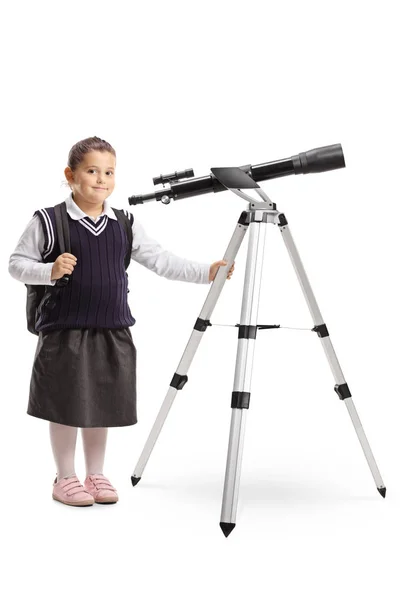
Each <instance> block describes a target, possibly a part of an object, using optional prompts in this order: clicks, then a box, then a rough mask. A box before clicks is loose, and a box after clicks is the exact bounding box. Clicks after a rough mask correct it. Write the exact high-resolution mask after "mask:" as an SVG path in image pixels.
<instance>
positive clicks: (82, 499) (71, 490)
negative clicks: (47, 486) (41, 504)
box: [53, 475, 94, 506]
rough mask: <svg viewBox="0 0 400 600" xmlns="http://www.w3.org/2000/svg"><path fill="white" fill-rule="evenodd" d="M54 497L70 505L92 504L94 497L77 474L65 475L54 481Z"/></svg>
mask: <svg viewBox="0 0 400 600" xmlns="http://www.w3.org/2000/svg"><path fill="white" fill-rule="evenodd" d="M53 499H54V500H58V502H62V503H63V504H69V505H70V506H92V505H93V504H94V498H93V496H92V495H91V494H89V493H88V492H87V491H86V490H85V489H84V487H83V485H82V484H81V482H80V481H79V479H78V478H77V476H76V475H73V476H71V477H63V478H62V479H60V481H57V477H56V478H55V480H54V483H53Z"/></svg>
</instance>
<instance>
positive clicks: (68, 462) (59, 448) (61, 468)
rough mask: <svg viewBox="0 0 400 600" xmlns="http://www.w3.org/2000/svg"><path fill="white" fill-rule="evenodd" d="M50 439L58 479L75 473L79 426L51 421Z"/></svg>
mask: <svg viewBox="0 0 400 600" xmlns="http://www.w3.org/2000/svg"><path fill="white" fill-rule="evenodd" d="M49 429H50V441H51V447H52V450H53V455H54V460H55V462H56V465H57V481H60V479H62V478H63V477H72V476H74V475H75V448H76V438H77V433H78V428H77V427H70V426H69V425H61V424H60V423H52V422H50V426H49Z"/></svg>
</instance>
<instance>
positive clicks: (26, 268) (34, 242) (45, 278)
mask: <svg viewBox="0 0 400 600" xmlns="http://www.w3.org/2000/svg"><path fill="white" fill-rule="evenodd" d="M44 244H45V240H44V235H43V229H42V224H41V223H40V219H39V217H38V216H36V215H35V216H34V217H32V219H31V220H30V221H29V223H28V225H27V226H26V228H25V230H24V232H23V234H22V235H21V237H20V239H19V241H18V244H17V246H16V248H15V250H14V252H13V253H12V254H11V256H10V260H9V265H8V272H9V273H10V275H11V276H12V277H14V279H17V280H18V281H22V283H27V284H33V285H55V283H56V280H55V279H53V280H51V279H50V276H51V271H52V268H53V265H54V263H53V262H51V263H44V262H43V258H42V252H43V249H44Z"/></svg>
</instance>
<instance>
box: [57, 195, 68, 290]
mask: <svg viewBox="0 0 400 600" xmlns="http://www.w3.org/2000/svg"><path fill="white" fill-rule="evenodd" d="M54 215H55V220H56V230H57V238H58V243H59V246H60V252H61V254H64V252H68V253H69V254H71V239H70V234H69V224H68V215H67V205H66V203H65V201H64V202H61V203H60V204H56V205H55V207H54ZM70 278H71V275H63V277H61V279H57V282H56V284H55V285H56V286H57V287H60V286H61V287H62V286H64V285H66V284H67V283H68V282H69V280H70Z"/></svg>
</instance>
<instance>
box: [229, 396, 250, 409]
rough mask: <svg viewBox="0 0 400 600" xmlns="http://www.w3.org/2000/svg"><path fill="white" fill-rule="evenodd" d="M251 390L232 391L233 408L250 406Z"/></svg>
mask: <svg viewBox="0 0 400 600" xmlns="http://www.w3.org/2000/svg"><path fill="white" fill-rule="evenodd" d="M249 404H250V392H232V401H231V408H249Z"/></svg>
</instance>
